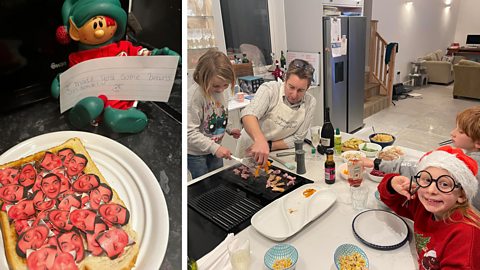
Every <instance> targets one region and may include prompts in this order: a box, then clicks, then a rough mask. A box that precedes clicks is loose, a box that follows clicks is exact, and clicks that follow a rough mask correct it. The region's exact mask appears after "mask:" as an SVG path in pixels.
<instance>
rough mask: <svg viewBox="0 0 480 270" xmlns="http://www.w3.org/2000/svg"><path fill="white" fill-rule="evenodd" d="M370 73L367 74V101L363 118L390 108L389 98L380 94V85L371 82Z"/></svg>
mask: <svg viewBox="0 0 480 270" xmlns="http://www.w3.org/2000/svg"><path fill="white" fill-rule="evenodd" d="M369 76H370V73H368V72H365V99H364V104H363V118H367V117H369V116H370V115H373V114H375V113H377V112H379V111H381V110H383V109H385V108H387V107H388V106H389V104H390V103H389V100H388V96H386V95H381V94H380V83H377V82H369V81H368V77H369Z"/></svg>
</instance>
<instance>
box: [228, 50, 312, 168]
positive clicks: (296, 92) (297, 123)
mask: <svg viewBox="0 0 480 270" xmlns="http://www.w3.org/2000/svg"><path fill="white" fill-rule="evenodd" d="M313 72H314V68H313V67H312V65H310V64H309V63H308V62H307V61H304V60H301V59H295V60H293V61H292V62H290V64H289V66H288V70H287V72H286V75H285V76H286V77H285V82H276V81H272V82H267V83H264V84H262V85H261V86H260V87H259V88H258V90H257V93H256V94H255V98H254V99H253V100H252V102H251V103H250V104H249V105H248V106H247V107H245V109H243V111H242V116H241V121H242V124H243V128H244V129H243V130H242V133H241V136H240V139H239V140H238V142H237V149H236V151H235V152H236V155H237V156H239V157H244V156H252V157H253V158H254V159H255V161H257V163H258V164H265V163H266V162H267V160H268V154H269V153H270V151H273V150H280V149H287V148H293V147H294V141H295V140H302V141H303V139H304V138H305V136H306V135H307V132H308V129H309V128H310V124H311V122H312V118H313V113H314V111H315V104H316V100H315V98H314V97H313V96H312V95H311V94H310V93H307V89H308V88H309V87H310V83H311V81H312V78H313Z"/></svg>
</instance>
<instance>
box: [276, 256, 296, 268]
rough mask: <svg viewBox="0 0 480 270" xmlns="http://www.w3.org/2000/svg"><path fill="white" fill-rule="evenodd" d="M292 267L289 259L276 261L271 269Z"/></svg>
mask: <svg viewBox="0 0 480 270" xmlns="http://www.w3.org/2000/svg"><path fill="white" fill-rule="evenodd" d="M290 266H292V260H291V259H290V258H286V259H278V260H275V261H274V262H273V265H272V268H273V269H274V270H281V269H285V268H288V267H290Z"/></svg>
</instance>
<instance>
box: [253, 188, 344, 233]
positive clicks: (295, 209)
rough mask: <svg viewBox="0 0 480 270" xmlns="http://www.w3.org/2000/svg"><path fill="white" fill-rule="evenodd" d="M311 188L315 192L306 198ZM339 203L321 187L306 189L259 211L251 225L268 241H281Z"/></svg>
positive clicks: (329, 192)
mask: <svg viewBox="0 0 480 270" xmlns="http://www.w3.org/2000/svg"><path fill="white" fill-rule="evenodd" d="M310 188H312V189H315V190H316V192H315V193H313V194H312V195H311V196H310V197H307V198H306V197H305V196H304V195H303V192H304V191H305V190H306V189H310ZM336 199H337V197H336V196H335V194H333V193H332V192H331V191H330V190H328V189H322V188H321V187H320V186H319V185H318V184H307V185H303V186H301V187H299V188H297V189H296V190H294V191H292V192H290V193H289V194H287V195H285V196H283V197H281V198H279V199H277V200H275V201H273V202H271V203H270V204H269V205H267V206H265V207H264V208H263V209H262V210H260V211H258V212H257V213H256V214H255V215H254V216H253V217H252V220H251V223H252V226H253V227H254V228H255V229H256V230H257V231H258V232H259V233H261V234H263V235H264V236H265V237H267V238H270V239H272V240H274V241H282V240H284V239H286V238H288V237H290V236H292V235H294V234H295V233H297V232H299V231H300V230H301V229H302V228H303V227H304V226H305V225H307V224H308V223H309V222H311V221H312V220H315V219H316V218H318V217H319V216H320V215H321V214H322V213H324V212H325V211H327V210H328V208H330V206H332V205H333V203H334V202H335V200H336Z"/></svg>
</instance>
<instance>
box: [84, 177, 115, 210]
mask: <svg viewBox="0 0 480 270" xmlns="http://www.w3.org/2000/svg"><path fill="white" fill-rule="evenodd" d="M112 195H113V192H112V188H111V187H110V186H108V185H107V184H105V183H101V184H100V186H98V187H97V188H95V189H92V191H90V207H91V208H92V209H98V207H99V206H100V202H102V201H103V202H104V203H109V202H110V201H111V200H112Z"/></svg>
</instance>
